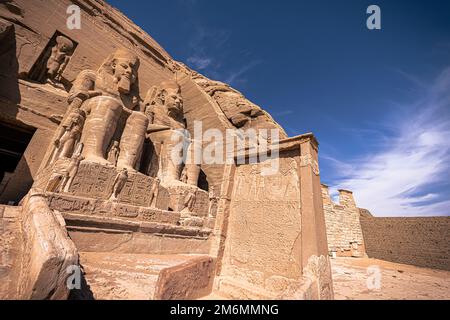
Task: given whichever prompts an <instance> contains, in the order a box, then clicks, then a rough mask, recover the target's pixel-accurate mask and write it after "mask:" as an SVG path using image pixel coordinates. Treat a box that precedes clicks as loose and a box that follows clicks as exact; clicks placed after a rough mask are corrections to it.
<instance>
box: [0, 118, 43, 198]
mask: <svg viewBox="0 0 450 320" xmlns="http://www.w3.org/2000/svg"><path fill="white" fill-rule="evenodd" d="M34 132H35V130H34V129H28V128H23V127H19V126H14V125H11V124H8V123H5V122H0V202H1V203H4V204H13V203H14V204H15V203H16V202H17V200H18V198H17V197H20V195H15V196H14V197H12V198H11V197H6V198H5V195H4V194H3V193H4V191H5V190H6V188H7V186H8V183H9V181H10V180H11V178H12V176H13V175H14V173H15V171H16V168H17V166H18V164H19V162H20V160H21V159H22V156H23V154H24V152H25V150H26V149H27V146H28V144H29V143H30V141H31V138H32V137H33V134H34ZM25 180H26V179H25ZM24 183H26V181H24Z"/></svg>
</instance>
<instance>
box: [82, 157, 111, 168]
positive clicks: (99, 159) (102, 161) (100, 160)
mask: <svg viewBox="0 0 450 320" xmlns="http://www.w3.org/2000/svg"><path fill="white" fill-rule="evenodd" d="M82 162H94V163H98V164H101V165H104V166H112V164H111V162H109V161H108V160H106V159H105V158H102V157H99V156H86V158H85V159H84V160H83V161H82Z"/></svg>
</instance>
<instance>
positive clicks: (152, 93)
mask: <svg viewBox="0 0 450 320" xmlns="http://www.w3.org/2000/svg"><path fill="white" fill-rule="evenodd" d="M144 104H145V107H146V110H150V109H152V107H153V106H155V105H160V106H164V107H165V108H166V109H167V112H168V115H169V116H171V117H172V118H174V119H177V118H178V117H179V116H180V115H181V117H182V115H183V98H182V97H181V88H180V86H179V85H178V83H177V82H175V81H164V82H162V83H161V84H160V85H159V86H154V87H152V88H151V89H150V90H149V91H148V93H147V97H146V98H145V101H144Z"/></svg>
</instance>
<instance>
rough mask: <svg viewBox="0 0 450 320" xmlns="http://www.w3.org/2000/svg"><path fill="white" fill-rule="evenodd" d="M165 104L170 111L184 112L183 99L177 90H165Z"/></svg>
mask: <svg viewBox="0 0 450 320" xmlns="http://www.w3.org/2000/svg"><path fill="white" fill-rule="evenodd" d="M165 91H166V93H165V97H164V100H165V104H166V106H167V108H168V109H169V111H176V112H179V111H182V110H183V99H182V98H181V95H180V94H179V93H178V90H176V89H166V90H165Z"/></svg>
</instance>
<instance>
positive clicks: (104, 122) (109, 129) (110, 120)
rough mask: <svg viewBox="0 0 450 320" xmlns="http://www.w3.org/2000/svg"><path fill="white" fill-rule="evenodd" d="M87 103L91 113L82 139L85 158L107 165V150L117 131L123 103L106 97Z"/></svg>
mask: <svg viewBox="0 0 450 320" xmlns="http://www.w3.org/2000/svg"><path fill="white" fill-rule="evenodd" d="M86 103H88V104H89V105H88V106H87V107H88V108H89V109H90V110H91V112H90V114H89V116H88V118H87V119H86V122H85V125H84V129H83V135H82V139H81V140H82V142H83V144H84V148H83V156H84V158H85V160H87V161H91V162H96V163H100V164H104V165H107V164H109V162H108V160H106V159H105V154H106V149H107V148H108V146H109V144H110V142H111V139H112V137H113V135H114V132H115V131H116V127H117V122H118V120H119V117H120V115H121V113H122V103H121V102H120V101H118V100H117V99H114V98H111V97H105V96H100V97H95V98H92V99H90V100H88V101H87V102H86Z"/></svg>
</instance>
